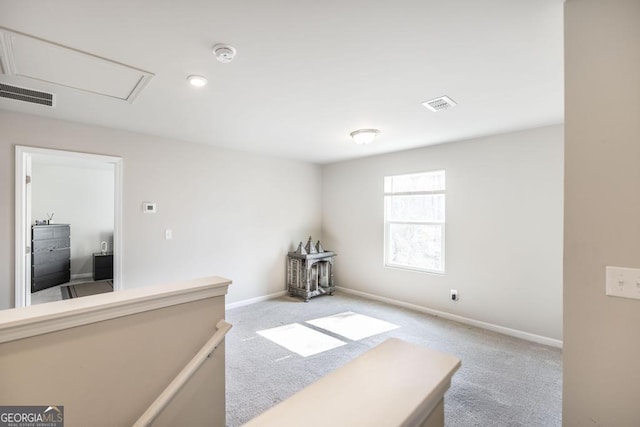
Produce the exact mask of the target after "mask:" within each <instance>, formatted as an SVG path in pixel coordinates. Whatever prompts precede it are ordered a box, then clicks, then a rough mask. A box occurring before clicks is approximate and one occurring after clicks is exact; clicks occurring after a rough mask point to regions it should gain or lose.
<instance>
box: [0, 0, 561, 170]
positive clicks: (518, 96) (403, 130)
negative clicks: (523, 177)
mask: <svg viewBox="0 0 640 427" xmlns="http://www.w3.org/2000/svg"><path fill="white" fill-rule="evenodd" d="M563 3H564V2H563V0H483V1H479V0H447V1H442V0H395V1H393V2H391V1H377V0H342V1H333V0H324V1H318V0H313V1H311V0H297V1H294V0H288V1H285V0H262V1H258V0H254V1H248V0H232V1H223V0H183V1H170V0H155V1H152V0H109V1H104V0H101V1H97V0H56V1H51V0H29V1H24V0H0V26H2V27H6V28H9V29H11V30H15V31H18V32H22V33H26V34H29V35H32V36H35V37H39V38H42V39H45V40H48V41H51V42H55V43H57V44H61V45H64V46H68V47H71V48H74V49H78V50H81V51H85V52H88V53H91V54H94V55H97V56H100V57H104V58H108V59H110V60H113V61H116V62H120V63H123V64H126V65H129V66H132V67H135V68H139V69H142V70H147V71H149V72H151V73H153V74H155V76H154V77H153V78H152V79H151V81H150V82H149V83H148V84H147V86H146V87H145V88H144V89H143V90H142V92H140V94H139V95H138V97H137V98H136V100H135V101H134V102H133V103H132V104H129V103H127V102H124V101H122V100H117V99H113V98H109V97H106V96H101V95H96V94H91V93H88V92H83V91H79V90H74V89H70V88H67V87H63V86H56V85H52V84H49V83H46V82H42V81H39V80H33V79H29V78H27V77H22V76H13V75H11V76H9V75H1V74H0V82H3V83H8V84H13V85H17V86H24V87H28V88H31V89H36V90H45V91H50V92H53V93H55V94H56V106H55V108H49V107H44V106H40V105H32V104H26V103H23V102H18V101H13V100H8V99H4V98H0V109H6V110H13V111H19V112H25V113H29V114H37V115H42V116H47V117H54V118H59V119H64V120H71V121H76V122H82V123H91V124H96V125H102V126H108V127H113V128H118V129H126V130H131V131H135V132H142V133H147V134H152V135H158V136H163V137H169V138H174V139H178V140H184V141H191V142H197V143H204V144H210V145H216V146H223V147H228V148H232V149H238V150H243V151H251V152H258V153H266V154H271V155H276V156H283V157H289V158H295V159H301V160H305V161H310V162H315V163H328V162H332V161H338V160H344V159H349V158H355V157H362V156H368V155H373V154H378V153H385V152H391V151H398V150H404V149H409V148H414V147H420V146H426V145H430V144H438V143H443V142H450V141H455V140H460V139H465V138H470V137H475V136H481V135H488V134H494V133H502V132H508V131H512V130H520V129H527V128H533V127H539V126H545V125H550V124H557V123H562V122H563ZM216 43H229V44H231V45H233V46H234V47H236V49H237V50H238V54H237V56H236V58H235V59H234V61H233V62H231V63H229V64H221V63H219V62H218V61H216V59H215V57H214V55H213V54H212V53H211V47H212V46H213V45H214V44H216ZM190 74H201V75H204V76H206V77H207V78H208V80H209V84H208V85H207V86H206V87H204V88H202V89H196V88H193V87H191V86H189V85H188V83H187V81H186V78H187V76H188V75H190ZM442 95H448V96H449V97H451V98H452V99H454V100H455V101H456V102H457V103H458V106H457V107H455V108H454V109H452V110H449V111H444V112H439V113H433V112H431V111H429V110H427V109H426V108H424V107H423V106H422V105H421V104H420V103H421V102H422V101H425V100H428V99H431V98H435V97H438V96H442ZM360 128H376V129H380V131H381V134H380V135H379V136H378V137H377V138H376V140H375V141H374V142H373V143H372V144H370V145H368V146H358V145H356V144H354V143H353V142H352V141H351V139H350V137H349V133H350V132H351V131H353V130H356V129H360Z"/></svg>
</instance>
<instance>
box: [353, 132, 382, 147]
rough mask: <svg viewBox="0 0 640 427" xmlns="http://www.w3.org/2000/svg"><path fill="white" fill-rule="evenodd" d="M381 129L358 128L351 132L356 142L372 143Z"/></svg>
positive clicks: (361, 143)
mask: <svg viewBox="0 0 640 427" xmlns="http://www.w3.org/2000/svg"><path fill="white" fill-rule="evenodd" d="M379 133H380V131H379V130H378V129H358V130H354V131H353V132H351V138H353V140H354V141H355V142H356V144H360V145H366V144H371V143H372V142H373V140H374V139H375V137H376V135H378V134H379Z"/></svg>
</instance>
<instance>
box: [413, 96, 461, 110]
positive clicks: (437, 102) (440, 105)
mask: <svg viewBox="0 0 640 427" xmlns="http://www.w3.org/2000/svg"><path fill="white" fill-rule="evenodd" d="M422 105H424V106H425V107H427V108H428V109H429V110H431V111H433V112H434V113H437V112H438V111H444V110H448V109H450V108H453V107H455V106H456V105H458V104H456V102H455V101H454V100H453V99H451V98H449V97H448V96H441V97H440V98H435V99H430V100H429V101H424V102H423V103H422Z"/></svg>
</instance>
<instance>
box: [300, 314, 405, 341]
mask: <svg viewBox="0 0 640 427" xmlns="http://www.w3.org/2000/svg"><path fill="white" fill-rule="evenodd" d="M307 323H309V324H311V325H313V326H317V327H318V328H322V329H326V330H327V331H330V332H333V333H334V334H338V335H340V336H343V337H345V338H349V339H350V340H354V341H358V340H361V339H362V338H367V337H370V336H373V335H377V334H381V333H383V332H387V331H390V330H392V329H397V328H399V327H400V326H398V325H394V324H393V323H389V322H385V321H384V320H380V319H376V318H373V317H369V316H365V315H363V314H358V313H354V312H352V311H347V312H345V313H339V314H334V315H333V316H327V317H321V318H319V319H313V320H307Z"/></svg>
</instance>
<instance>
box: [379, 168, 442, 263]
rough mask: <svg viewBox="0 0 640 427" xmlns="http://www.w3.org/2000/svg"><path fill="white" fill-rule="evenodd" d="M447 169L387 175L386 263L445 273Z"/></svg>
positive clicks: (385, 199)
mask: <svg viewBox="0 0 640 427" xmlns="http://www.w3.org/2000/svg"><path fill="white" fill-rule="evenodd" d="M444 178H445V174H444V171H443V170H441V171H433V172H424V173H415V174H410V175H396V176H387V177H385V178H384V245H385V248H384V263H385V265H386V266H389V267H399V268H406V269H410V270H419V271H428V272H432V273H444V223H445V221H444V218H445V214H444V208H445V179H444Z"/></svg>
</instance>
